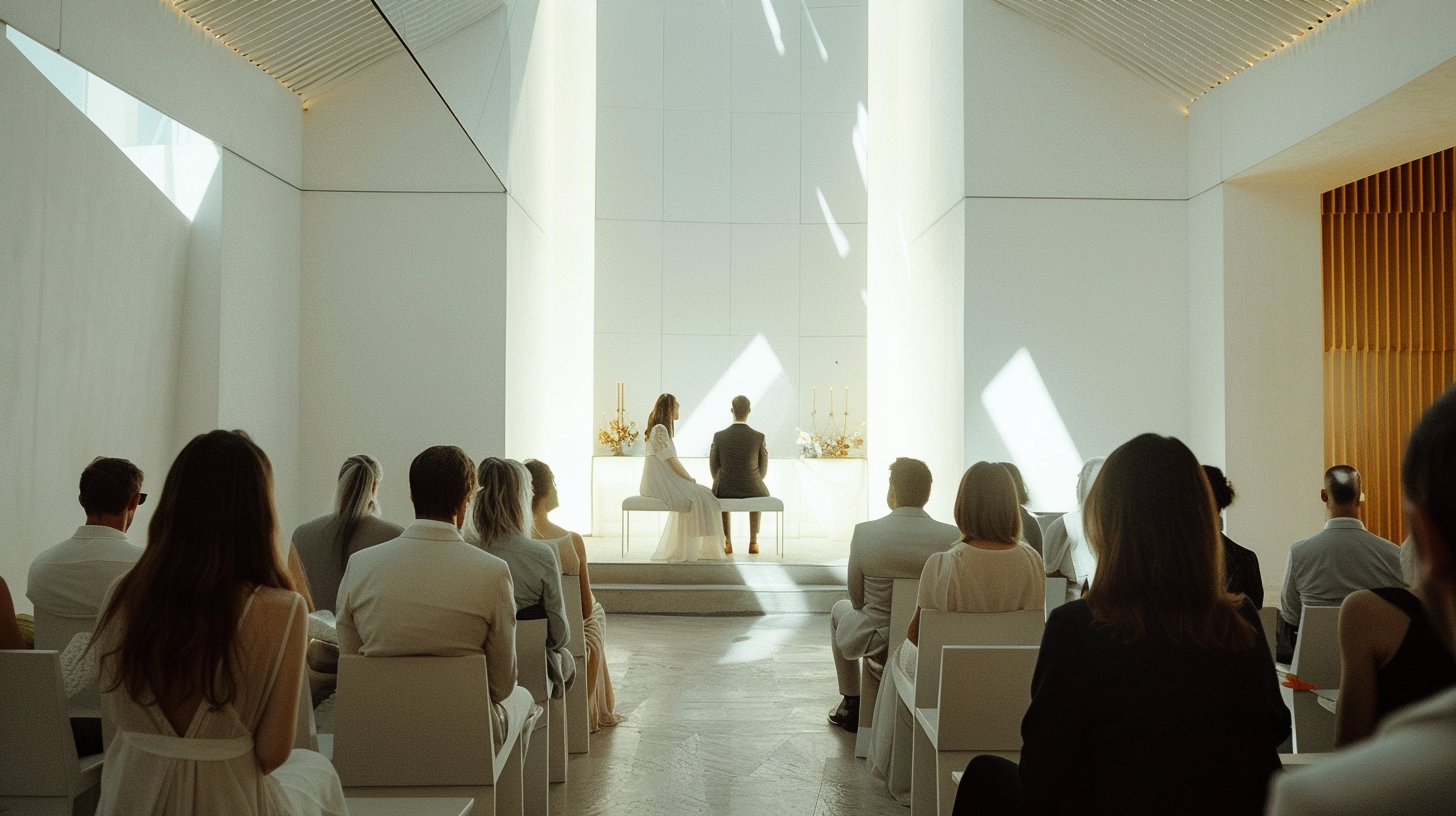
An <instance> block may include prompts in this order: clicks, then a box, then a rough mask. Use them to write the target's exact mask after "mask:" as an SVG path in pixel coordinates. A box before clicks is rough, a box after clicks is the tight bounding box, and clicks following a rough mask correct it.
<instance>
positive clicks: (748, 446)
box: [708, 394, 768, 555]
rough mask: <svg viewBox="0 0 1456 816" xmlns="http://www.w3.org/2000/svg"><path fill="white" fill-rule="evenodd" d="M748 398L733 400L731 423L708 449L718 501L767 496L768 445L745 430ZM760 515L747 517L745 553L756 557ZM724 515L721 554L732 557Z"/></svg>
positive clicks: (729, 526) (730, 535)
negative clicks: (746, 549)
mask: <svg viewBox="0 0 1456 816" xmlns="http://www.w3.org/2000/svg"><path fill="white" fill-rule="evenodd" d="M749 410H751V408H750V406H749V404H748V397H745V396H743V395H742V394H739V395H738V396H736V397H734V398H733V424H732V425H729V426H728V427H727V428H724V429H723V430H721V431H719V432H717V433H715V434H713V445H712V447H710V448H708V472H709V473H710V474H712V476H713V495H714V496H717V497H718V498H720V499H752V498H757V497H759V496H767V495H768V486H767V485H765V484H764V483H763V477H765V476H767V475H768V445H767V443H765V441H764V437H763V434H762V433H759V432H758V431H755V430H754V429H752V428H750V427H748V412H749ZM762 518H763V513H760V512H758V511H754V512H751V513H749V514H748V554H749V555H758V525H759V522H760V521H761V520H762ZM728 519H729V514H728V513H724V514H723V552H725V553H727V554H728V555H732V554H733V526H732V523H731V522H730V521H729V520H728Z"/></svg>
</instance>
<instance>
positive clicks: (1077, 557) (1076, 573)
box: [1041, 456, 1106, 601]
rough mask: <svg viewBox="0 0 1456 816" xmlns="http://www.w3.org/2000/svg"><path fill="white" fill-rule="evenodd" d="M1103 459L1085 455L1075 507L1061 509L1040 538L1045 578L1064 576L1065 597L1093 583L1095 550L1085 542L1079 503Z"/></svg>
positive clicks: (1089, 487)
mask: <svg viewBox="0 0 1456 816" xmlns="http://www.w3.org/2000/svg"><path fill="white" fill-rule="evenodd" d="M1104 461H1106V460H1104V459H1103V458H1102V457H1100V456H1097V457H1093V458H1091V459H1088V460H1087V461H1086V462H1085V463H1084V464H1083V465H1082V470H1081V472H1079V473H1078V474H1077V507H1076V508H1075V509H1073V510H1069V511H1068V512H1066V513H1063V514H1062V515H1061V517H1060V518H1058V519H1056V520H1055V521H1053V522H1052V523H1051V524H1050V525H1048V526H1047V531H1046V535H1045V536H1044V537H1043V538H1042V542H1043V543H1042V553H1041V557H1042V561H1043V563H1045V564H1046V569H1047V577H1048V578H1066V579H1067V600H1069V601H1071V600H1076V599H1077V598H1078V597H1080V596H1081V594H1082V592H1083V590H1084V589H1086V588H1087V587H1088V586H1091V584H1092V576H1093V574H1094V573H1095V572H1096V571H1097V553H1096V552H1094V551H1093V550H1092V547H1091V546H1090V545H1088V543H1087V531H1086V530H1085V529H1084V525H1083V519H1084V516H1083V512H1082V506H1083V505H1084V504H1086V502H1087V494H1088V493H1090V492H1091V490H1092V485H1093V484H1095V483H1096V481H1097V473H1098V471H1100V470H1101V469H1102V463H1103V462H1104Z"/></svg>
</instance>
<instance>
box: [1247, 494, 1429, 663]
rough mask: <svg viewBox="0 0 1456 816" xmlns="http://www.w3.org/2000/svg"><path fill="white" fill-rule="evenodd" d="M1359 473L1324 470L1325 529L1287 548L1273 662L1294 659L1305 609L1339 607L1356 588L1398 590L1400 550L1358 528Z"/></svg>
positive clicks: (1401, 581)
mask: <svg viewBox="0 0 1456 816" xmlns="http://www.w3.org/2000/svg"><path fill="white" fill-rule="evenodd" d="M1364 500H1365V494H1364V493H1362V492H1361V491H1360V472H1359V471H1358V470H1356V469H1354V468H1352V467H1350V466H1349V465H1335V466H1334V467H1332V468H1330V469H1329V470H1327V471H1325V483H1324V489H1322V490H1321V491H1320V501H1321V502H1324V505H1325V512H1326V513H1327V514H1328V515H1329V521H1327V522H1325V528H1324V530H1322V531H1321V532H1319V533H1316V534H1315V535H1313V536H1310V537H1309V538H1306V539H1305V540H1303V541H1300V542H1299V543H1297V544H1295V545H1294V546H1293V547H1291V548H1290V549H1289V561H1288V562H1287V563H1286V564H1285V567H1284V594H1283V598H1282V599H1281V601H1280V604H1279V620H1278V622H1277V626H1276V627H1275V629H1276V631H1277V633H1278V647H1277V649H1276V650H1275V651H1276V654H1275V660H1276V661H1277V662H1279V663H1286V664H1287V663H1289V662H1291V661H1292V660H1294V645H1295V643H1296V642H1297V640H1298V637H1299V616H1300V613H1301V612H1303V609H1304V607H1306V606H1339V605H1340V604H1342V603H1344V601H1345V596H1346V595H1349V594H1350V593H1351V592H1355V591H1357V590H1361V589H1375V588H1377V587H1403V586H1405V578H1404V577H1403V576H1402V575H1401V572H1400V548H1399V547H1397V546H1396V545H1395V544H1392V543H1391V542H1389V541H1386V540H1385V539H1383V538H1381V537H1380V536H1378V535H1375V534H1374V533H1372V532H1370V531H1368V530H1366V529H1365V525H1364V524H1361V523H1360V503H1361V502H1362V501H1364Z"/></svg>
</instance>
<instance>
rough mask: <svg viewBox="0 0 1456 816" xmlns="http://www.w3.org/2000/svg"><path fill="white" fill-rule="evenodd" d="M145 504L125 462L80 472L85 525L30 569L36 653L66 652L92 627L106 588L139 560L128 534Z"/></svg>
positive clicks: (138, 474)
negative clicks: (68, 646)
mask: <svg viewBox="0 0 1456 816" xmlns="http://www.w3.org/2000/svg"><path fill="white" fill-rule="evenodd" d="M146 500H147V494H145V493H143V492H142V471H141V469H140V468H138V467H137V466H136V465H134V464H132V463H131V462H128V461H127V460H125V459H108V458H106V457H102V456H98V457H96V458H95V459H93V460H92V461H91V464H89V465H87V466H86V469H85V470H83V471H81V495H80V501H81V508H82V509H83V510H85V511H86V523H85V524H84V525H82V526H81V527H79V528H77V529H76V534H75V535H73V536H71V537H70V538H69V539H67V540H65V541H62V542H61V543H59V544H57V545H56V546H54V547H51V548H50V549H48V550H46V551H44V552H42V553H41V554H40V555H38V556H36V557H35V561H33V562H31V565H30V579H29V581H27V582H26V587H25V595H26V597H28V598H30V602H31V603H32V604H34V605H35V616H36V619H37V620H36V627H35V629H36V633H35V634H36V648H39V649H56V650H60V649H64V648H66V644H67V643H69V642H70V640H71V637H72V636H74V635H75V634H76V633H77V632H89V631H91V630H92V629H94V628H95V627H96V616H97V615H100V614H101V599H102V596H104V595H105V594H106V590H107V588H108V587H110V586H111V582H112V581H115V580H116V579H117V578H119V577H120V576H122V575H124V574H125V573H126V571H127V570H129V569H131V568H132V565H133V564H135V563H136V562H137V559H138V558H141V555H142V548H141V547H138V546H136V545H135V544H132V543H131V542H130V541H128V540H127V537H126V531H127V529H128V528H130V527H131V522H132V519H133V518H135V517H136V511H137V507H138V506H139V505H140V504H141V503H142V502H144V501H146Z"/></svg>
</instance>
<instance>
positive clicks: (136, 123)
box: [5, 26, 219, 221]
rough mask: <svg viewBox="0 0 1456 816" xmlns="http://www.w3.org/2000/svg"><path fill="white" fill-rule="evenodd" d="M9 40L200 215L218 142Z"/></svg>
mask: <svg viewBox="0 0 1456 816" xmlns="http://www.w3.org/2000/svg"><path fill="white" fill-rule="evenodd" d="M5 36H6V38H7V39H9V40H10V42H12V43H14V44H15V47H16V48H17V49H18V50H19V51H20V53H21V54H23V55H25V58H26V59H28V60H30V62H31V64H32V65H34V66H35V67H36V69H37V70H39V71H40V72H41V74H43V75H44V76H45V78H46V79H48V80H50V82H51V84H52V85H54V86H56V89H57V90H59V91H60V92H61V93H62V94H63V95H65V97H66V98H67V99H69V100H70V101H71V104H73V105H75V106H76V108H77V109H79V110H80V111H81V112H82V113H84V114H86V118H88V119H90V120H91V121H92V123H94V124H95V125H96V127H98V128H100V130H101V132H102V133H105V134H106V137H107V138H108V139H110V140H111V141H112V143H114V144H115V145H116V146H117V147H119V148H121V152H123V153H125V154H126V157H127V158H129V159H131V161H132V163H133V164H135V165H136V166H137V168H138V169H140V170H141V171H142V173H143V174H144V175H145V176H146V177H147V178H148V179H149V180H151V182H152V184H155V185H156V186H157V189H158V190H161V191H162V194H163V195H165V196H167V199H168V200H170V201H171V202H172V204H173V205H174V206H176V207H177V209H178V210H180V211H181V212H182V214H183V215H185V216H187V219H188V220H189V221H190V220H192V219H193V218H195V217H196V216H197V208H198V207H200V206H202V198H203V196H204V195H205V194H206V193H207V187H208V185H209V184H210V183H211V182H212V174H213V171H214V170H215V169H216V168H217V163H218V159H219V154H218V150H217V145H216V144H214V143H213V142H212V141H211V140H209V139H207V138H206V137H204V136H202V135H201V134H200V133H197V132H196V131H194V130H192V129H190V128H187V127H185V126H184V125H182V124H181V123H179V122H177V121H176V120H174V119H172V118H170V117H168V116H166V115H165V114H163V113H162V112H161V111H158V110H156V109H155V108H152V107H151V106H149V105H145V104H143V103H142V102H140V101H139V100H137V99H136V98H134V97H132V96H131V95H130V94H127V93H126V92H124V91H122V90H120V89H118V88H117V87H116V86H114V85H112V84H111V83H109V82H107V81H105V80H103V79H102V78H100V77H98V76H96V75H95V74H92V73H91V72H89V71H87V70H86V69H85V68H82V67H81V66H79V65H77V64H75V63H74V62H71V61H70V60H68V59H66V58H65V57H63V56H61V55H60V54H57V53H56V52H54V51H52V50H50V49H49V48H46V47H45V46H43V45H41V44H40V43H38V42H36V41H35V40H32V39H30V38H29V37H27V36H25V35H24V34H21V33H20V32H19V31H16V30H15V29H14V28H10V27H8V26H7V27H6V28H5Z"/></svg>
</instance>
